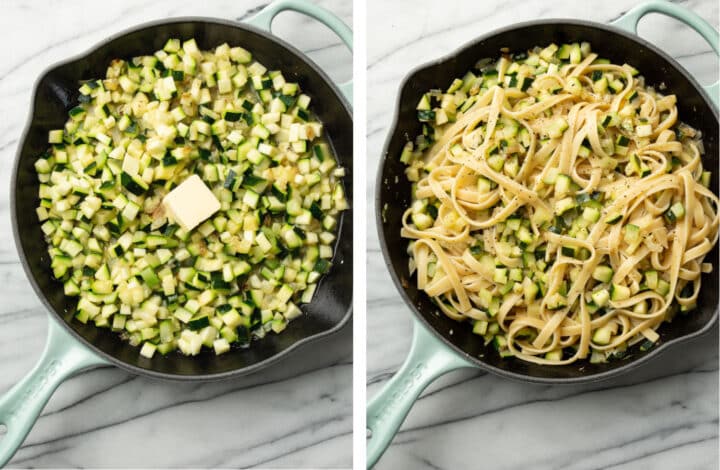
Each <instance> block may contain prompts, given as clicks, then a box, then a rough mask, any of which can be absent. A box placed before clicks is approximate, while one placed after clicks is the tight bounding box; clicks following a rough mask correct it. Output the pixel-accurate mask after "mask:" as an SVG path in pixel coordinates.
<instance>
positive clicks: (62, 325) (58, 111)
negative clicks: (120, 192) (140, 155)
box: [0, 0, 353, 466]
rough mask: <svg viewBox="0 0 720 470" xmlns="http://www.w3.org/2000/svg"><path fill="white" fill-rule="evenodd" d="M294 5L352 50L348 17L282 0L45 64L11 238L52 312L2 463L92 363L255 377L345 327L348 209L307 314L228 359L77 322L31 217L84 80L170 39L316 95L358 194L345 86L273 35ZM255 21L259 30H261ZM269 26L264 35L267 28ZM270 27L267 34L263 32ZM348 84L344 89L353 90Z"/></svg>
mask: <svg viewBox="0 0 720 470" xmlns="http://www.w3.org/2000/svg"><path fill="white" fill-rule="evenodd" d="M287 9H292V10H295V11H298V12H301V13H304V14H307V15H309V16H312V17H315V18H316V19H318V20H320V21H321V22H323V23H324V24H325V25H327V26H328V27H330V28H331V29H332V30H333V31H335V32H336V34H338V35H339V36H340V37H341V38H342V40H343V41H344V42H345V44H346V45H347V46H348V47H352V33H351V32H350V30H349V29H348V28H347V26H345V24H344V23H342V21H341V20H340V19H338V18H337V17H335V16H334V15H332V14H330V13H329V12H327V11H325V10H322V9H321V8H319V7H317V6H315V5H312V4H309V3H305V2H302V1H298V0H289V1H287V0H286V1H281V2H276V3H273V4H271V5H270V6H268V7H267V8H266V9H264V10H263V11H262V12H260V13H259V14H258V15H257V16H255V17H254V18H252V19H251V20H249V23H251V24H253V25H255V26H250V25H247V24H240V23H236V22H230V21H224V20H219V19H212V18H178V19H172V20H167V21H158V22H152V23H148V24H145V25H141V26H139V27H134V28H132V29H130V30H128V31H125V32H123V33H120V34H118V35H115V36H113V37H111V38H110V39H108V40H106V41H104V42H102V43H101V44H99V45H98V46H97V47H95V48H93V49H92V50H90V51H88V52H87V53H85V54H83V55H81V56H79V57H75V58H73V59H70V60H69V61H67V62H63V63H61V64H58V65H55V66H53V67H51V68H49V69H48V70H47V71H46V72H45V73H44V74H43V75H42V76H41V77H40V79H39V80H38V82H37V83H36V85H35V94H34V97H33V100H32V103H33V109H32V111H31V114H30V118H29V123H28V125H27V127H26V129H25V132H24V135H23V138H22V139H21V141H20V142H21V143H20V146H19V150H18V154H17V157H16V162H15V169H14V173H13V177H12V183H11V196H10V200H11V207H12V212H11V214H12V222H13V232H14V235H15V242H16V245H17V247H18V251H19V253H20V259H21V261H22V264H23V267H24V269H25V272H26V274H27V276H28V278H29V279H30V283H31V284H32V286H33V288H34V289H35V292H36V293H37V295H38V296H39V297H40V299H41V300H42V302H43V304H44V305H45V306H46V307H47V308H48V310H49V311H50V312H51V321H50V327H49V338H48V343H47V346H46V350H45V353H44V354H43V357H42V359H41V360H40V363H39V364H38V366H37V367H36V368H35V369H34V370H33V371H32V372H31V373H30V374H29V375H28V376H27V377H26V378H25V379H24V380H23V381H21V382H20V383H19V384H17V385H16V386H15V387H14V388H13V389H12V390H11V391H10V392H8V394H7V395H6V396H5V397H3V398H2V399H1V400H0V424H5V425H6V426H7V434H6V435H5V436H4V438H2V439H0V466H1V465H2V464H4V463H6V462H7V461H8V460H9V459H10V458H11V457H12V455H13V453H14V452H15V450H16V449H17V448H18V447H19V446H20V444H21V443H22V441H23V440H24V438H25V436H26V435H27V433H28V432H29V430H30V427H31V426H32V424H33V423H34V421H35V420H36V419H37V416H38V415H39V413H40V411H41V410H42V408H43V407H44V405H45V403H46V402H47V400H48V399H49V397H50V395H51V394H52V392H53V391H54V390H55V388H56V387H57V386H58V385H59V384H60V383H61V382H62V380H63V379H65V378H66V377H68V376H70V375H71V374H73V373H75V372H76V371H78V370H80V369H83V368H87V367H90V366H94V365H107V364H113V365H117V366H119V367H121V368H123V369H126V370H128V371H130V372H132V373H135V374H140V375H144V376H148V377H153V378H160V379H176V380H186V381H197V380H215V379H226V378H231V377H237V376H240V375H244V374H249V373H251V372H255V371H257V370H259V369H262V368H264V367H266V366H268V365H270V364H271V363H274V362H276V361H278V360H279V359H281V358H282V357H283V356H286V355H288V354H291V353H293V354H302V352H303V349H302V348H301V347H300V346H301V345H303V344H305V343H308V342H310V341H313V340H316V339H319V338H321V337H324V336H327V335H330V334H333V333H335V332H337V331H338V330H340V329H341V328H342V327H343V326H344V325H345V324H346V323H347V321H348V320H349V318H350V317H351V312H352V212H351V211H350V210H348V211H346V212H345V213H344V214H343V216H342V218H341V220H340V222H339V234H338V241H337V245H336V251H335V257H334V259H333V266H332V268H331V270H330V272H329V273H328V274H327V275H326V276H325V277H324V278H323V280H322V282H321V284H320V285H319V287H318V289H317V291H316V294H315V297H314V299H313V302H312V303H310V304H308V305H304V306H303V307H302V309H303V311H304V313H305V315H303V316H302V317H301V318H300V319H298V320H296V321H293V322H291V323H290V324H289V325H288V327H287V329H286V330H285V331H284V332H283V334H281V335H268V336H267V337H265V338H264V339H262V340H257V341H255V342H253V344H252V346H251V347H250V348H246V349H242V348H234V349H233V350H232V351H231V352H229V353H227V354H224V355H222V356H216V355H215V354H214V353H213V352H212V351H205V352H203V353H202V354H200V355H199V356H196V357H192V358H190V357H186V356H183V355H180V354H170V355H168V356H167V357H164V356H162V355H160V354H157V355H155V356H154V357H153V358H152V359H147V358H144V357H141V356H140V355H139V349H138V348H137V347H133V346H130V345H129V344H128V343H127V342H125V341H122V340H121V339H120V338H119V336H118V335H117V334H116V333H113V332H111V331H110V330H107V329H99V328H96V327H94V326H92V325H83V324H81V323H79V322H77V321H73V314H74V310H75V304H76V299H74V298H68V297H66V296H65V295H64V293H63V286H62V284H61V283H59V282H56V281H54V280H53V279H52V274H51V273H52V271H51V270H50V263H49V259H48V255H47V245H46V243H45V241H44V239H43V234H42V232H41V230H40V225H39V223H38V221H37V217H36V216H35V208H36V207H37V206H38V203H39V201H38V196H37V192H38V182H37V176H36V173H35V170H34V167H33V164H34V162H35V160H36V159H37V157H38V155H40V154H42V153H43V152H44V151H45V150H46V148H47V146H48V144H47V134H48V131H49V130H50V129H57V128H61V127H62V126H63V124H64V122H65V121H66V119H67V111H68V110H69V109H70V108H72V107H73V106H75V105H76V103H77V94H78V92H77V89H78V83H79V81H80V80H83V79H89V78H93V77H103V76H104V75H105V71H106V69H107V66H108V64H109V63H110V61H111V60H112V59H113V58H117V57H120V58H130V57H133V56H136V55H142V54H148V53H151V52H152V51H155V50H158V49H161V48H162V47H163V45H164V44H165V42H166V41H167V39H168V38H170V37H174V38H181V39H183V40H185V39H189V38H193V37H194V38H195V39H196V40H197V42H198V45H199V46H200V47H201V49H210V48H213V47H215V46H217V45H219V44H222V43H224V42H228V43H229V44H231V45H233V44H237V45H242V46H243V47H245V48H247V49H248V50H250V51H251V52H252V53H253V55H254V57H255V58H257V59H258V60H259V61H260V62H262V63H263V64H264V65H266V66H267V67H268V68H270V69H271V70H272V69H277V70H282V71H283V73H284V74H285V76H286V77H287V78H288V79H289V80H292V81H298V82H299V83H300V86H301V87H302V89H303V91H304V92H305V93H307V94H308V95H309V96H311V97H312V101H313V103H312V104H313V109H314V110H315V112H316V113H317V114H318V116H319V118H320V120H321V121H322V122H323V123H324V125H325V129H326V134H327V136H328V139H329V141H330V143H331V145H332V146H333V148H334V149H335V152H336V155H337V157H338V160H339V164H340V165H341V166H343V167H345V168H346V169H347V171H348V173H347V176H346V178H345V181H344V184H345V189H346V194H347V197H348V198H349V200H352V136H353V134H352V132H353V121H352V115H351V108H350V105H349V104H348V102H347V101H346V98H345V97H343V94H342V93H341V91H340V89H338V87H337V86H335V85H334V84H333V83H332V82H331V81H330V79H329V78H328V76H327V75H326V74H325V73H324V72H323V71H322V70H321V69H320V68H318V66H317V65H315V64H314V63H313V62H312V61H311V60H310V59H309V58H307V57H306V56H305V55H304V54H303V53H302V52H300V51H299V50H297V49H295V48H294V47H293V46H291V45H289V44H287V43H285V42H284V41H281V40H279V39H278V38H276V37H274V36H272V35H271V34H269V30H270V23H271V22H272V19H273V17H274V16H275V15H277V14H278V13H279V12H280V11H283V10H287ZM256 26H257V27H256ZM260 28H263V29H264V30H265V31H263V30H262V29H260ZM266 31H268V32H266ZM351 89H352V85H351V84H345V85H343V91H344V92H345V93H347V94H346V95H345V96H346V97H347V98H349V97H350V96H351Z"/></svg>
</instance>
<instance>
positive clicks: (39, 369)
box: [0, 318, 108, 467]
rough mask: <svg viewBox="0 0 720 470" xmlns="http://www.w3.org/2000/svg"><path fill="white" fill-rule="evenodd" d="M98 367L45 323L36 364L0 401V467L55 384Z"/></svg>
mask: <svg viewBox="0 0 720 470" xmlns="http://www.w3.org/2000/svg"><path fill="white" fill-rule="evenodd" d="M100 365H108V363H107V362H106V361H105V360H103V359H101V358H100V357H98V356H97V355H96V354H94V353H92V352H90V351H89V350H88V349H87V348H85V347H84V346H82V345H80V344H79V343H78V342H77V340H76V339H75V338H73V337H72V336H70V334H69V333H68V332H67V331H65V330H64V329H63V327H62V326H60V325H58V324H57V322H56V321H55V320H54V319H52V318H51V319H50V320H49V322H48V338H47V342H46V343H45V350H44V351H43V353H42V356H41V357H40V360H39V361H38V363H37V365H36V366H35V368H34V369H33V370H32V371H31V372H30V373H29V374H27V375H26V376H25V378H24V379H22V380H21V381H20V382H18V383H17V384H16V385H15V386H14V387H13V388H11V389H10V391H9V392H7V393H6V394H5V395H4V396H3V397H2V398H0V423H1V424H4V425H5V427H6V428H7V433H6V434H5V435H4V436H0V467H2V466H4V465H6V464H7V463H8V462H9V461H10V459H11V458H12V456H13V455H14V454H15V451H17V450H18V449H19V448H20V446H21V445H22V443H23V441H24V440H25V437H27V435H28V433H29V432H30V429H31V428H32V427H33V425H34V424H35V421H36V420H37V418H38V416H40V412H41V411H42V410H43V408H45V404H47V402H48V400H49V399H50V396H51V395H52V394H53V392H54V391H55V389H57V387H58V385H60V384H61V383H62V382H63V381H64V380H65V379H67V378H68V377H70V376H71V375H73V374H74V373H76V372H78V371H80V370H82V369H87V368H89V367H92V366H100Z"/></svg>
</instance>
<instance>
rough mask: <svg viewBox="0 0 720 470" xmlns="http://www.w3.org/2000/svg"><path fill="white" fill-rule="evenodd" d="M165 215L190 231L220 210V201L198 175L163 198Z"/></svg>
mask: <svg viewBox="0 0 720 470" xmlns="http://www.w3.org/2000/svg"><path fill="white" fill-rule="evenodd" d="M162 204H163V207H164V208H165V213H166V214H167V215H168V217H169V218H170V219H172V220H173V221H175V222H176V223H177V224H179V225H180V226H181V227H182V228H183V229H184V230H185V231H188V232H189V231H190V230H192V229H194V228H195V227H197V226H198V225H200V224H201V223H202V222H204V221H205V220H207V219H208V218H209V217H210V216H211V215H213V214H214V213H215V212H217V211H218V210H219V209H220V201H218V200H217V198H216V197H215V195H214V194H213V193H212V191H210V189H209V188H208V187H207V186H205V183H203V181H202V180H201V179H200V177H199V176H198V175H192V176H191V177H190V178H188V179H186V180H185V181H183V182H182V183H181V184H180V185H178V186H177V187H176V188H175V189H173V190H172V191H170V193H168V195H167V196H165V197H164V198H163V201H162Z"/></svg>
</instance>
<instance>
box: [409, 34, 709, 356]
mask: <svg viewBox="0 0 720 470" xmlns="http://www.w3.org/2000/svg"><path fill="white" fill-rule="evenodd" d="M418 118H419V120H420V121H421V122H422V123H423V133H422V135H420V136H418V137H417V139H415V141H414V142H408V144H407V145H406V147H405V148H404V150H403V153H402V155H401V157H400V158H401V160H402V161H403V162H404V163H406V164H407V165H408V168H407V169H406V175H407V177H408V178H409V180H410V181H412V182H413V189H412V191H413V203H412V206H411V207H410V208H408V209H407V211H406V212H405V214H404V216H403V228H402V233H401V235H402V236H403V237H406V238H408V239H410V243H409V247H408V253H409V255H410V272H411V273H412V274H414V275H415V276H416V279H417V286H418V288H419V289H421V290H423V291H425V292H426V293H427V294H428V295H429V296H430V297H432V298H433V299H434V300H435V302H436V304H437V305H438V307H439V309H440V310H442V312H443V313H444V314H445V315H447V316H448V317H450V318H452V319H455V320H458V321H465V320H467V321H469V322H471V323H472V328H473V331H474V332H475V333H477V334H478V335H480V336H482V337H483V338H484V340H485V342H486V343H490V342H492V343H494V345H495V347H496V348H497V350H498V351H499V353H500V354H501V355H502V356H514V357H517V358H519V359H522V360H525V361H529V362H534V363H538V364H548V365H562V364H568V363H572V362H574V361H578V360H590V362H594V363H597V362H605V361H607V360H609V359H614V358H619V357H622V356H623V355H624V354H625V351H626V349H627V348H628V346H631V345H634V344H636V343H641V348H642V349H646V348H649V347H652V345H654V344H656V343H657V342H658V341H659V338H660V336H659V334H658V332H657V330H658V328H659V327H660V326H661V325H662V323H663V322H665V321H669V320H670V319H672V318H673V316H674V315H675V314H676V313H677V312H683V313H684V312H689V311H691V310H692V309H693V308H694V307H695V305H696V302H697V298H698V294H699V292H700V284H701V283H700V280H701V275H702V273H706V272H710V271H711V270H712V264H711V263H707V262H704V258H705V256H706V255H707V254H708V252H709V251H710V250H711V249H712V248H713V246H714V245H715V243H716V242H717V239H718V222H719V219H718V206H719V201H718V198H717V196H716V195H715V194H713V192H712V191H710V190H709V189H708V187H709V184H710V177H711V175H710V173H709V172H708V171H704V170H703V165H702V154H703V152H704V150H703V145H702V136H701V135H700V133H699V132H698V131H696V130H695V129H692V128H691V127H689V126H687V125H685V124H682V123H680V121H679V120H678V111H677V107H676V97H675V95H671V94H668V95H663V94H661V93H660V92H659V90H657V89H654V88H652V87H649V86H647V85H646V84H645V83H644V79H643V78H642V77H641V76H640V75H639V74H638V71H637V70H635V69H634V68H633V67H632V66H629V65H627V64H623V65H617V64H612V63H610V62H609V61H607V60H604V59H600V58H598V56H597V54H595V53H593V52H592V51H591V49H590V45H589V44H587V43H583V44H566V45H562V46H560V47H558V46H557V45H555V44H551V45H550V46H548V47H546V48H544V49H541V48H535V49H533V50H531V51H528V52H527V53H521V54H516V55H514V56H511V55H509V54H507V53H504V54H503V55H502V57H501V58H500V59H499V60H496V61H491V60H488V59H485V60H481V61H480V62H478V64H477V65H476V68H475V70H474V71H471V72H468V73H467V74H466V75H465V77H463V78H462V79H456V80H455V81H453V83H452V84H451V85H450V87H449V88H448V89H447V91H446V92H444V93H443V92H442V91H440V90H431V91H429V92H428V93H426V94H424V95H423V96H422V99H421V100H420V103H419V104H418Z"/></svg>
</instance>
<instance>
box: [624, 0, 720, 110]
mask: <svg viewBox="0 0 720 470" xmlns="http://www.w3.org/2000/svg"><path fill="white" fill-rule="evenodd" d="M648 13H662V14H663V15H667V16H670V17H672V18H675V19H676V20H678V21H681V22H683V23H685V24H686V25H688V26H690V27H691V28H692V29H694V30H695V31H697V32H698V34H700V36H702V37H703V38H704V39H705V40H706V41H707V42H708V44H710V47H712V48H713V50H714V51H715V54H717V55H720V36H718V32H717V31H716V30H715V28H713V27H712V26H711V25H710V23H708V22H707V21H705V20H704V19H703V18H701V17H700V16H698V15H697V14H696V13H694V12H692V11H691V10H688V9H687V8H684V7H681V6H679V5H675V4H673V3H670V2H666V1H661V0H654V1H649V2H646V3H642V4H640V5H638V6H636V7H635V8H633V9H631V10H630V11H628V12H627V13H625V14H624V15H623V16H621V17H620V18H618V19H617V20H615V21H613V22H612V23H611V24H612V25H613V26H617V27H619V28H622V29H624V30H626V31H629V32H631V33H633V34H637V25H638V22H639V21H640V18H642V17H643V16H645V15H647V14H648ZM703 88H705V92H706V93H707V94H708V95H709V96H710V99H712V101H713V103H715V106H716V107H720V81H717V82H715V83H713V84H712V85H708V86H704V87H703Z"/></svg>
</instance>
